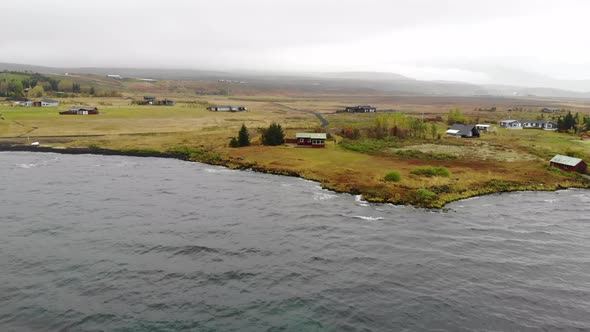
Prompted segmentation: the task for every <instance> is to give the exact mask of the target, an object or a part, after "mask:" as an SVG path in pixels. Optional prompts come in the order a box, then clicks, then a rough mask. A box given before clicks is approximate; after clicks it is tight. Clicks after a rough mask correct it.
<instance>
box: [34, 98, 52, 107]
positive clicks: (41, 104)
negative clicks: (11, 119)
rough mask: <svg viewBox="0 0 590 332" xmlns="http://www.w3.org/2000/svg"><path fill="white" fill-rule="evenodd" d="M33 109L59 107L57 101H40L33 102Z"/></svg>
mask: <svg viewBox="0 0 590 332" xmlns="http://www.w3.org/2000/svg"><path fill="white" fill-rule="evenodd" d="M32 106H33V107H56V106H59V101H57V100H53V99H42V100H40V101H34V102H33V105H32Z"/></svg>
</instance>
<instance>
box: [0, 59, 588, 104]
mask: <svg viewBox="0 0 590 332" xmlns="http://www.w3.org/2000/svg"><path fill="white" fill-rule="evenodd" d="M4 70H9V71H29V72H39V73H45V74H62V75H63V74H64V73H70V74H90V75H99V76H106V75H111V74H112V75H120V76H122V77H126V78H150V79H157V80H186V81H190V80H211V81H224V82H225V81H228V80H229V81H237V82H247V83H248V84H249V86H251V87H254V86H255V87H258V88H262V89H264V88H272V89H275V90H276V89H287V90H298V91H304V92H305V91H307V92H310V93H312V92H316V93H343V92H345V93H354V91H359V92H362V93H375V94H379V93H381V94H382V93H386V94H392V95H435V96H436V95H440V96H510V97H518V96H536V97H560V98H590V92H576V91H570V90H563V89H555V88H547V87H523V86H519V85H520V84H516V83H515V86H508V85H477V84H471V83H465V82H451V81H421V80H416V79H413V78H410V77H406V76H403V75H399V74H395V73H381V72H336V73H266V72H247V71H234V72H229V71H211V70H194V69H187V70H184V69H150V68H94V67H88V68H57V67H44V66H35V65H26V64H13V63H0V71H4ZM517 74H518V73H513V72H506V73H505V75H504V76H505V77H512V76H514V77H516V76H518V75H517ZM523 75H525V74H523ZM523 77H524V76H523ZM534 78H535V79H539V77H534ZM515 80H516V79H515ZM529 81H531V79H527V78H526V77H524V78H523V79H521V80H517V81H516V82H517V83H521V82H529ZM554 81H555V80H551V79H548V78H547V82H548V84H550V83H552V82H553V83H555V82H554ZM560 82H562V83H563V81H560ZM570 83H571V84H572V86H573V85H575V86H576V87H578V88H580V87H584V86H585V85H586V84H588V87H590V82H587V81H571V82H570ZM556 86H559V85H556ZM589 90H590V89H589Z"/></svg>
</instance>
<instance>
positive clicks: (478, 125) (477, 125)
mask: <svg viewBox="0 0 590 332" xmlns="http://www.w3.org/2000/svg"><path fill="white" fill-rule="evenodd" d="M475 126H476V127H486V128H487V127H491V125H489V124H480V123H478V124H476V125H475Z"/></svg>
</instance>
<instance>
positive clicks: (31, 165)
mask: <svg viewBox="0 0 590 332" xmlns="http://www.w3.org/2000/svg"><path fill="white" fill-rule="evenodd" d="M16 166H17V167H19V168H32V167H37V166H39V165H37V164H16Z"/></svg>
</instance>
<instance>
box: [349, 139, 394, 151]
mask: <svg viewBox="0 0 590 332" xmlns="http://www.w3.org/2000/svg"><path fill="white" fill-rule="evenodd" d="M338 145H340V146H341V147H343V148H345V149H346V150H350V151H356V152H364V153H375V152H381V151H384V150H385V149H388V148H398V147H399V146H400V145H399V143H398V142H396V141H394V140H377V139H364V140H352V139H343V140H342V141H340V143H338Z"/></svg>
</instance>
